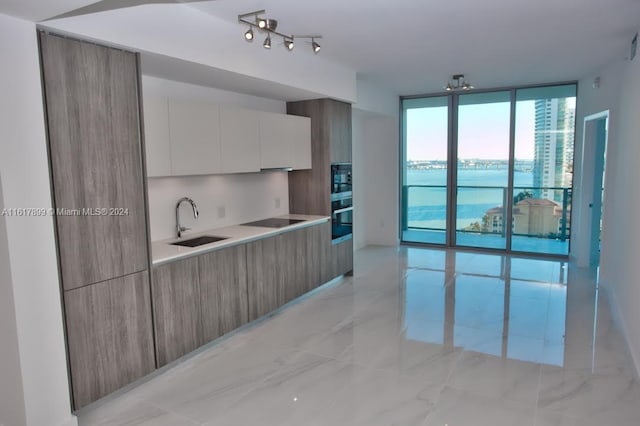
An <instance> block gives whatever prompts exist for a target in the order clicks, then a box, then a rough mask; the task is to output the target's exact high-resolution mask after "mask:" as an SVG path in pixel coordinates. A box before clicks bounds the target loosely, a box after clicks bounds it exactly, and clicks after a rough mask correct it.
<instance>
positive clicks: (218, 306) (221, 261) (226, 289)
mask: <svg viewBox="0 0 640 426" xmlns="http://www.w3.org/2000/svg"><path fill="white" fill-rule="evenodd" d="M198 267H199V277H200V306H201V313H202V331H203V334H204V341H205V343H206V342H209V341H211V340H214V339H215V338H217V337H219V336H222V335H223V334H225V333H228V332H230V331H233V330H235V329H236V328H238V327H240V326H241V325H243V324H246V323H247V322H249V306H248V300H247V297H248V296H247V256H246V246H245V245H239V246H235V247H230V248H226V249H221V250H217V251H214V252H211V253H207V254H204V255H202V256H199V257H198Z"/></svg>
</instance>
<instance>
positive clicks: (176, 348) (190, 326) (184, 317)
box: [152, 257, 204, 367]
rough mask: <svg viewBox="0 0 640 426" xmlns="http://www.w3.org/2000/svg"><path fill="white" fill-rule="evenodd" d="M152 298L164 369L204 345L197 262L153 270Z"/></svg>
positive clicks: (161, 363) (159, 358)
mask: <svg viewBox="0 0 640 426" xmlns="http://www.w3.org/2000/svg"><path fill="white" fill-rule="evenodd" d="M152 294H153V311H154V319H155V335H156V353H157V359H158V366H159V367H161V366H163V365H165V364H168V363H169V362H171V361H173V360H175V359H177V358H179V357H181V356H182V355H185V354H187V353H189V352H191V351H193V350H194V349H196V348H198V347H199V346H202V344H203V343H204V337H203V331H202V321H201V307H200V280H199V276H198V258H196V257H192V258H188V259H185V260H177V261H175V262H171V263H167V264H164V265H161V266H156V267H154V268H153V272H152Z"/></svg>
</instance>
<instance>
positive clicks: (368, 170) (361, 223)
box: [352, 110, 399, 248]
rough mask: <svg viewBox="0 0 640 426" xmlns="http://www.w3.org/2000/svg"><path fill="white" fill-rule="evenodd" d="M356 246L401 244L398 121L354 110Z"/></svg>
mask: <svg viewBox="0 0 640 426" xmlns="http://www.w3.org/2000/svg"><path fill="white" fill-rule="evenodd" d="M352 120H353V179H354V206H355V208H354V210H355V212H354V222H355V225H354V227H355V229H354V244H355V247H357V248H359V247H362V246H365V245H368V244H377V245H391V246H393V245H397V244H398V226H399V225H398V223H399V222H398V218H399V214H398V205H399V204H398V203H399V198H398V194H399V188H398V176H399V175H398V167H399V163H398V162H399V157H398V155H399V154H398V153H399V145H398V143H399V142H398V119H397V117H390V116H386V115H380V114H373V113H367V112H363V111H360V110H354V112H353V115H352Z"/></svg>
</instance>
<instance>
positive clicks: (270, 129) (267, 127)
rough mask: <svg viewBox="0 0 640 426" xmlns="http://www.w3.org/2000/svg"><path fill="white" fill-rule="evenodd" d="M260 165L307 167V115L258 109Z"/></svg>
mask: <svg viewBox="0 0 640 426" xmlns="http://www.w3.org/2000/svg"><path fill="white" fill-rule="evenodd" d="M260 167H261V168H263V169H269V168H276V167H292V168H294V169H310V168H311V119H309V118H307V117H297V116H293V115H285V114H273V113H267V112H264V113H260Z"/></svg>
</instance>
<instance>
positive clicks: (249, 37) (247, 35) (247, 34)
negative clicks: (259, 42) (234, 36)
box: [244, 27, 253, 41]
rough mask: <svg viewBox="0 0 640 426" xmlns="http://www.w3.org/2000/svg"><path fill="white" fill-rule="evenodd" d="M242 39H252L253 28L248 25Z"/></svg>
mask: <svg viewBox="0 0 640 426" xmlns="http://www.w3.org/2000/svg"><path fill="white" fill-rule="evenodd" d="M244 39H245V40H247V41H253V28H251V27H249V29H248V30H247V32H245V33H244Z"/></svg>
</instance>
